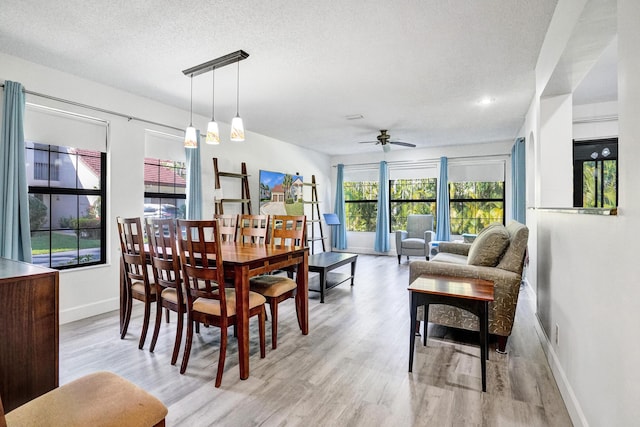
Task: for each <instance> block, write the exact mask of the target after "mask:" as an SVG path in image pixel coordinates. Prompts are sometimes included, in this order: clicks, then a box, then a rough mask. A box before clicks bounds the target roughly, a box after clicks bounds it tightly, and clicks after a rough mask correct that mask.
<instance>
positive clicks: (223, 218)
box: [213, 214, 238, 242]
mask: <svg viewBox="0 0 640 427" xmlns="http://www.w3.org/2000/svg"><path fill="white" fill-rule="evenodd" d="M213 218H214V219H217V220H218V224H219V226H220V237H222V241H223V242H235V241H236V235H237V233H238V215H236V214H215V215H214V216H213Z"/></svg>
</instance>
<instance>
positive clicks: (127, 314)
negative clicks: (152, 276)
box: [120, 295, 132, 340]
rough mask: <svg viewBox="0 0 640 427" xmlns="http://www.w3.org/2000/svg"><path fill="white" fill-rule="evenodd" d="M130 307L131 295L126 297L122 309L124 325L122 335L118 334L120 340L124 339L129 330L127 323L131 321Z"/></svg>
mask: <svg viewBox="0 0 640 427" xmlns="http://www.w3.org/2000/svg"><path fill="white" fill-rule="evenodd" d="M131 305H132V301H131V295H128V296H127V304H126V305H125V308H124V325H122V333H121V334H120V339H121V340H122V339H124V337H125V336H126V335H127V329H129V321H130V320H131V309H132V307H131Z"/></svg>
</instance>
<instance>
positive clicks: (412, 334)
mask: <svg viewBox="0 0 640 427" xmlns="http://www.w3.org/2000/svg"><path fill="white" fill-rule="evenodd" d="M409 300H410V301H409V305H410V306H411V321H410V322H409V325H410V326H409V372H413V351H414V347H415V340H416V318H417V317H418V314H417V311H418V296H417V295H416V293H415V292H409Z"/></svg>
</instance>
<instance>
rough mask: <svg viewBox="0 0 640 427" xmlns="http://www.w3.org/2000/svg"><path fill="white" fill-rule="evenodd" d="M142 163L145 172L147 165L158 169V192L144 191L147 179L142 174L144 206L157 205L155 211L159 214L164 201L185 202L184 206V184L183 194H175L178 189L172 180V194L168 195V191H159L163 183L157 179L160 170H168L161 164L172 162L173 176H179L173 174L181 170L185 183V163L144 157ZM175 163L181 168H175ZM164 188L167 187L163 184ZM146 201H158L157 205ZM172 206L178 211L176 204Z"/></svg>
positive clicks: (185, 198)
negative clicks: (179, 164) (183, 173)
mask: <svg viewBox="0 0 640 427" xmlns="http://www.w3.org/2000/svg"><path fill="white" fill-rule="evenodd" d="M149 160H151V161H155V162H157V163H150V162H148V161H149ZM143 162H144V163H143V167H144V169H145V170H146V166H147V165H150V166H154V167H155V166H157V168H158V181H157V182H155V183H156V184H157V188H158V191H146V185H147V184H146V183H147V182H148V181H147V179H146V178H147V177H146V176H144V173H143V180H144V183H145V191H144V196H143V203H144V205H147V204H154V205H157V206H158V209H157V211H159V212H161V211H162V206H163V205H165V204H167V203H165V201H168V200H185V204H186V200H187V192H186V183H185V187H184V189H185V191H184V193H176V188H178V187H177V186H176V182H175V180H174V183H173V185H172V187H173V193H170V192H168V191H167V192H165V191H159V187H161V186H163V183H162V182H160V178H159V177H160V168H169V167H168V166H164V165H163V164H162V162H173V163H174V166H171V167H170V168H171V169H173V170H174V171H173V173H174V175H175V176H180V175H179V174H176V172H175V170H176V169H180V170H183V171H184V172H185V178H184V179H185V181H186V171H187V165H186V162H185V161H181V160H169V159H159V158H155V157H145V158H144V160H143ZM176 163H181V164H182V165H183V166H181V167H176V166H175V164H176ZM164 186H168V185H167V184H166V183H165V184H164ZM147 199H158V200H159V202H158V203H154V202H151V201H149V202H147ZM174 203H175V202H174ZM173 206H174V207H175V208H176V209H180V208H179V207H178V206H176V204H174V205H173ZM144 217H146V213H145V214H144ZM171 218H172V219H176V218H178V216H177V215H176V216H171Z"/></svg>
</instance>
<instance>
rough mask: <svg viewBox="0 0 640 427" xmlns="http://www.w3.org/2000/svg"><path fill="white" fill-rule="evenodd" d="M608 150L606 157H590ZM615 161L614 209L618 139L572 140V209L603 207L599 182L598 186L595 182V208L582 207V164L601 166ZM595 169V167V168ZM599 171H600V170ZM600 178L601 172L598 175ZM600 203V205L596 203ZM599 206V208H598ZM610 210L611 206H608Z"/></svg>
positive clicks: (617, 168)
mask: <svg viewBox="0 0 640 427" xmlns="http://www.w3.org/2000/svg"><path fill="white" fill-rule="evenodd" d="M605 147H606V148H607V149H609V151H610V155H609V156H607V157H600V156H597V157H596V158H595V159H594V158H593V157H591V153H593V152H597V153H601V152H602V150H603V149H604V148H605ZM612 160H615V164H616V174H615V180H616V182H615V187H616V196H615V197H616V200H615V206H613V207H614V208H615V207H617V206H618V202H619V200H620V199H619V191H620V189H619V183H620V180H619V173H620V172H619V166H620V163H619V161H618V160H619V159H618V138H617V137H615V138H598V139H589V140H575V139H574V140H573V207H578V208H582V207H587V208H592V207H596V208H601V207H603V206H602V205H604V183H603V182H600V185H599V186H598V184H597V180H596V183H595V184H596V188H595V190H596V191H595V196H594V197H595V198H596V203H595V204H596V206H584V180H583V178H584V164H585V163H587V162H596V163H600V164H601V165H602V164H603V162H604V161H612ZM596 168H597V166H596ZM600 170H602V169H601V168H600ZM600 176H602V172H601V174H600ZM598 189H601V190H602V191H601V192H600V200H597V196H598ZM598 202H600V203H598ZM598 204H600V206H598ZM608 207H609V208H611V206H608Z"/></svg>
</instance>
